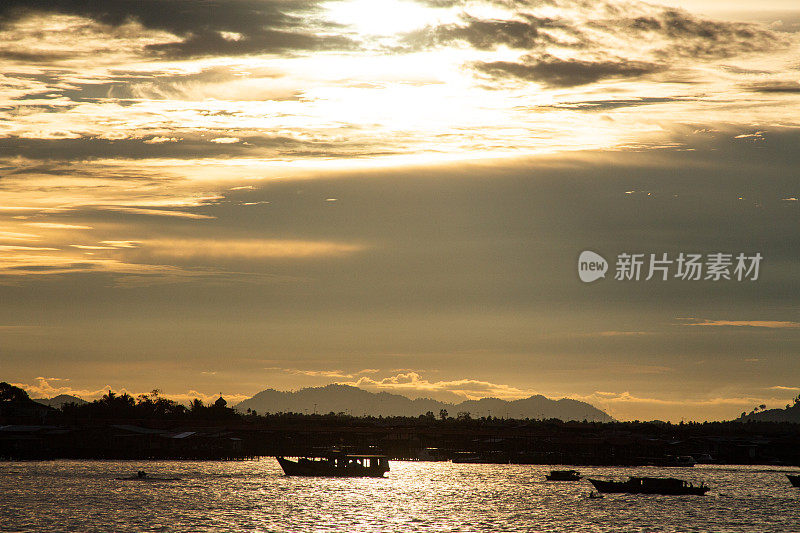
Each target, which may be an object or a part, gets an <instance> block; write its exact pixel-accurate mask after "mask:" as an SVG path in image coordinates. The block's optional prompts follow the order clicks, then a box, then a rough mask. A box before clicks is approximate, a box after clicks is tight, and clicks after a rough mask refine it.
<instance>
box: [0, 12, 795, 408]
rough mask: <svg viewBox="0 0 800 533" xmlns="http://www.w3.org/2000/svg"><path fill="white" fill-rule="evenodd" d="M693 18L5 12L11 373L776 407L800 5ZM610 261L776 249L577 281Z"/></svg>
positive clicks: (190, 388) (96, 380)
mask: <svg viewBox="0 0 800 533" xmlns="http://www.w3.org/2000/svg"><path fill="white" fill-rule="evenodd" d="M667 4H668V5H663V6H662V5H656V4H648V3H641V2H617V1H599V2H582V1H579V0H548V1H504V0H493V1H466V0H418V1H414V0H346V1H323V2H320V1H315V0H212V1H200V0H169V1H167V0H136V1H134V0H107V1H106V2H100V3H98V2H89V1H85V0H58V1H57V0H33V1H31V0H25V1H23V0H7V1H5V2H3V4H2V6H0V65H2V68H1V69H0V187H1V188H0V302H2V305H0V358H1V359H0V363H1V364H2V368H3V370H4V372H3V379H6V380H7V381H12V382H15V383H17V384H20V385H24V386H26V388H28V390H30V391H32V393H33V395H34V396H36V395H42V396H53V395H55V394H59V393H64V392H66V393H74V394H78V395H81V396H83V397H85V398H87V399H89V398H93V397H96V396H97V395H98V394H100V393H101V391H102V390H103V389H105V388H108V387H111V388H114V389H115V390H123V389H124V390H129V391H132V392H141V391H148V390H151V389H153V388H156V387H157V388H160V389H163V390H165V391H166V393H167V394H168V395H171V396H173V397H175V398H179V399H185V398H189V397H191V396H193V395H199V396H200V397H202V398H209V397H211V396H213V395H215V394H217V393H218V392H219V391H223V392H224V393H225V395H226V396H227V397H229V398H232V399H237V398H245V397H249V396H251V395H252V394H254V393H256V392H258V391H260V390H263V389H265V388H268V387H273V388H280V389H288V388H297V387H302V386H311V385H320V384H325V383H329V382H332V381H336V382H346V383H352V384H357V385H359V386H362V387H365V388H368V389H370V390H387V391H390V392H399V393H403V394H408V395H411V396H434V397H437V398H440V399H450V400H452V399H457V398H478V397H484V396H497V397H502V398H518V397H524V396H528V395H531V394H537V393H541V394H545V395H547V396H550V397H565V396H567V397H572V398H576V399H584V400H586V401H589V402H591V403H593V404H594V405H596V406H598V407H600V408H603V409H606V410H607V411H608V412H609V413H610V414H611V415H612V416H615V417H618V418H622V419H632V418H644V419H652V418H660V419H670V420H679V419H681V418H686V419H699V420H703V419H724V418H733V417H735V416H738V414H739V413H740V412H741V411H743V410H748V411H749V410H750V409H752V407H753V406H755V405H758V404H760V403H767V404H768V405H770V406H771V407H777V406H782V405H783V404H784V403H787V402H788V401H789V399H790V397H792V396H794V395H796V394H797V392H798V391H800V388H798V385H800V384H798V383H797V381H796V376H797V375H798V371H799V370H800V364H798V362H797V358H796V357H795V356H796V355H797V353H798V348H800V342H799V341H800V313H798V303H799V302H798V300H797V294H798V289H799V288H800V287H798V282H797V277H798V273H799V272H800V255H798V250H799V249H800V242H798V235H800V233H799V232H798V222H800V219H799V217H798V215H799V214H800V208H799V207H798V201H797V198H798V197H799V196H800V190H798V189H800V176H798V169H800V155H799V154H800V151H799V150H798V149H797V147H798V143H800V130H798V125H799V124H798V123H799V122H800V119H798V116H800V114H798V107H799V105H800V36H799V34H798V32H800V9H796V6H794V5H793V4H794V2H788V1H779V0H773V1H771V2H763V3H760V4H759V10H758V11H755V10H752V9H751V8H750V5H749V4H745V3H744V2H739V3H736V2H713V1H711V0H708V1H705V2H699V3H697V2H691V3H690V2H680V1H677V0H675V1H671V2H667ZM686 9H691V10H692V11H687V10H686ZM585 249H591V250H596V251H599V252H601V253H604V254H605V255H606V257H607V258H608V257H613V256H614V255H616V254H617V253H620V252H623V251H629V252H640V253H648V254H649V253H661V252H668V253H671V254H678V253H679V252H700V253H712V252H729V253H739V252H746V253H755V252H759V253H761V254H762V255H763V256H764V263H763V265H762V268H763V270H762V276H761V278H760V279H759V280H758V281H754V282H751V283H740V282H727V283H726V282H721V283H716V282H710V281H708V282H706V281H699V282H686V281H676V280H673V281H669V282H662V283H659V282H656V281H650V282H638V283H629V284H624V283H619V282H617V283H615V282H614V281H613V280H610V279H607V280H604V281H601V282H598V283H597V284H592V285H584V284H582V283H581V282H580V281H579V280H578V277H577V274H576V270H575V269H576V258H577V256H578V254H579V253H580V252H581V251H582V250H585ZM792 376H795V378H794V379H793V378H792Z"/></svg>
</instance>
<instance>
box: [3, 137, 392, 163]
mask: <svg viewBox="0 0 800 533" xmlns="http://www.w3.org/2000/svg"><path fill="white" fill-rule="evenodd" d="M171 135H174V136H175V137H170V138H162V137H160V136H158V135H148V136H145V137H141V138H129V139H105V138H100V137H91V136H82V137H77V138H56V139H52V138H23V137H16V136H8V137H2V138H0V153H1V154H3V156H6V157H13V156H21V157H25V158H28V159H36V160H55V161H82V160H87V159H107V158H123V159H151V158H152V159H159V158H175V159H195V158H202V157H219V158H226V157H282V156H287V155H292V156H294V157H325V158H328V157H339V158H348V157H364V156H378V155H392V154H396V153H398V152H396V151H391V150H388V149H386V148H385V147H383V146H380V145H378V144H376V145H365V144H364V143H361V142H352V143H348V142H346V141H341V140H340V141H333V140H298V139H295V138H292V137H289V136H267V135H248V136H242V135H241V134H239V133H237V134H236V135H237V137H236V138H235V141H234V142H222V143H219V142H214V141H213V140H214V139H215V138H221V137H229V135H230V132H228V131H224V130H223V131H218V132H207V133H206V134H205V135H204V136H201V135H199V134H196V133H191V134H188V133H180V132H172V133H171Z"/></svg>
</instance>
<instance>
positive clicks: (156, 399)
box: [61, 389, 240, 421]
mask: <svg viewBox="0 0 800 533" xmlns="http://www.w3.org/2000/svg"><path fill="white" fill-rule="evenodd" d="M227 405H228V402H226V401H225V400H224V399H223V398H222V397H221V396H220V398H219V399H218V400H217V401H216V402H214V403H212V404H208V405H205V404H204V403H203V402H202V401H201V400H199V399H194V400H192V403H191V404H189V406H188V407H187V406H185V405H183V404H180V403H178V402H176V401H174V400H170V399H168V398H164V397H163V396H161V391H159V390H158V389H153V391H152V392H150V394H140V395H138V396H137V397H136V398H134V397H133V396H131V395H130V394H128V393H122V394H116V393H115V392H113V391H108V393H106V394H104V395H103V397H102V398H100V399H99V400H95V401H93V402H90V403H84V404H77V403H66V404H64V405H63V406H62V407H61V412H62V413H63V415H64V417H65V418H67V419H76V418H78V419H80V418H88V419H105V420H133V419H136V420H164V421H183V420H216V421H226V420H235V419H238V418H240V415H239V414H238V413H237V412H236V411H234V410H233V409H231V408H229V407H228V406H227Z"/></svg>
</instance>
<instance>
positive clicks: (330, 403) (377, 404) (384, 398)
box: [233, 384, 613, 422]
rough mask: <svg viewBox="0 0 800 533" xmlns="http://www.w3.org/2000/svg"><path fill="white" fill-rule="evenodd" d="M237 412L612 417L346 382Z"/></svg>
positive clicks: (264, 397) (275, 395)
mask: <svg viewBox="0 0 800 533" xmlns="http://www.w3.org/2000/svg"><path fill="white" fill-rule="evenodd" d="M233 407H234V408H235V409H236V410H237V411H240V412H246V411H247V409H251V410H254V411H256V412H258V413H260V414H265V413H281V412H283V413H289V412H293V413H314V412H316V413H318V414H326V413H330V412H334V413H348V414H351V415H353V416H363V415H371V416H378V415H382V416H419V415H423V414H425V413H427V412H428V411H430V412H432V413H434V415H435V416H437V417H439V413H440V411H442V410H445V411H447V413H448V415H449V416H451V417H455V416H457V415H458V414H459V413H464V412H466V413H469V414H470V416H472V417H473V418H476V417H482V416H495V417H500V418H558V419H561V420H588V421H592V422H611V421H612V420H613V419H612V418H611V417H610V416H609V415H608V414H607V413H605V412H603V411H601V410H600V409H597V408H596V407H594V406H592V405H590V404H588V403H586V402H581V401H578V400H570V399H568V398H564V399H561V400H551V399H549V398H546V397H544V396H542V395H535V396H531V397H529V398H523V399H521V400H511V401H507V400H501V399H498V398H483V399H481V400H466V401H463V402H460V403H456V404H453V403H447V402H440V401H437V400H432V399H429V398H418V399H416V400H412V399H410V398H406V397H405V396H401V395H399V394H390V393H388V392H378V393H375V392H369V391H366V390H363V389H359V388H358V387H352V386H349V385H336V384H333V385H327V386H324V387H310V388H305V389H300V390H298V391H294V392H292V391H278V390H275V389H267V390H264V391H261V392H259V393H258V394H256V395H255V396H253V397H252V398H250V399H247V400H244V401H243V402H240V403H238V404H237V405H234V406H233Z"/></svg>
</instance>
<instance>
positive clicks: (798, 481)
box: [786, 474, 800, 487]
mask: <svg viewBox="0 0 800 533" xmlns="http://www.w3.org/2000/svg"><path fill="white" fill-rule="evenodd" d="M786 477H788V478H789V481H790V482H791V483H792V486H793V487H800V475H798V476H793V475H791V474H786Z"/></svg>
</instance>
